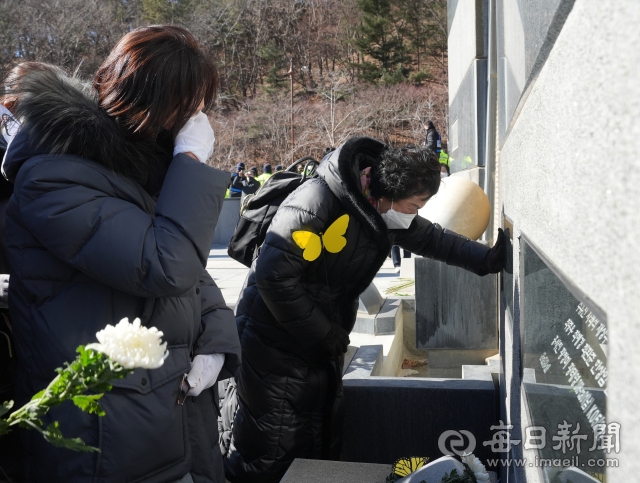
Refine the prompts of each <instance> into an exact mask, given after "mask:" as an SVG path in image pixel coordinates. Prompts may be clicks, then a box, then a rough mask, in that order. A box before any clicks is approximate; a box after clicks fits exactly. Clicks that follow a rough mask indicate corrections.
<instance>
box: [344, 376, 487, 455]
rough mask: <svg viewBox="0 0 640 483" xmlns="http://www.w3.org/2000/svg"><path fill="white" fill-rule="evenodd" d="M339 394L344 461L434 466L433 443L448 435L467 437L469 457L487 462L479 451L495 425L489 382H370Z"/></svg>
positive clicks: (348, 383)
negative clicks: (408, 459) (421, 460)
mask: <svg viewBox="0 0 640 483" xmlns="http://www.w3.org/2000/svg"><path fill="white" fill-rule="evenodd" d="M344 390H345V414H344V431H343V435H344V439H343V443H342V455H341V458H340V459H341V460H343V461H354V462H363V463H382V464H392V463H393V462H394V461H395V460H397V459H398V458H400V457H403V456H428V457H429V458H430V459H431V461H434V460H435V459H437V458H439V457H441V456H443V454H442V452H441V451H440V449H439V447H438V440H439V438H440V436H441V434H442V433H444V432H445V431H448V430H455V431H459V430H466V431H469V432H470V433H471V434H472V435H473V437H474V438H475V441H476V443H475V448H474V449H470V451H472V452H473V453H474V454H475V455H476V456H478V457H479V458H480V459H481V460H483V461H486V458H490V457H492V456H491V455H492V454H493V453H491V452H490V451H488V450H487V448H488V447H487V446H483V445H482V443H483V442H484V441H488V440H490V439H491V438H492V431H491V430H490V427H491V425H493V424H495V423H496V422H497V410H496V404H495V390H494V386H493V383H492V382H489V381H472V380H471V381H470V380H455V379H450V380H443V379H440V380H438V379H418V378H382V377H371V378H369V379H347V380H345V381H344ZM465 441H467V440H465ZM460 449H462V448H460Z"/></svg>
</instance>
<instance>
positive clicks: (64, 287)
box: [3, 72, 240, 483]
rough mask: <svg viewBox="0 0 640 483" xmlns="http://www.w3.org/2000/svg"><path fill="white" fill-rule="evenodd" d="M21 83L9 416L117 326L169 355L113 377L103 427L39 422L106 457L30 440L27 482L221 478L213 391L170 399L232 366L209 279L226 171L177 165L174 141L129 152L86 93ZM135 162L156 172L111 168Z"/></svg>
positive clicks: (13, 157) (9, 170)
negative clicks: (211, 364)
mask: <svg viewBox="0 0 640 483" xmlns="http://www.w3.org/2000/svg"><path fill="white" fill-rule="evenodd" d="M21 86H23V87H27V88H30V89H31V94H30V95H29V96H27V97H25V98H24V99H23V100H21V104H20V107H21V109H23V114H24V115H26V118H24V122H25V124H24V127H23V128H22V130H21V131H20V133H18V135H17V137H16V138H15V139H14V140H13V142H12V144H11V145H10V146H9V149H8V152H7V156H6V158H5V161H4V165H3V168H4V172H5V173H6V174H7V175H8V177H9V179H10V180H11V181H13V182H14V185H15V194H14V196H13V197H12V198H11V201H10V202H9V206H8V209H7V245H8V250H9V256H10V263H11V267H12V272H11V286H10V313H11V321H12V324H13V328H14V335H15V342H16V348H17V352H18V358H19V366H18V380H17V393H18V394H17V397H18V400H17V403H18V405H22V404H23V403H24V402H25V401H26V400H28V399H29V398H31V396H32V395H33V394H35V393H36V392H38V391H40V390H41V389H43V388H44V387H45V386H46V385H47V384H48V383H49V382H50V381H51V379H53V377H54V376H55V375H56V373H55V372H54V369H55V368H56V367H60V366H62V364H63V362H64V361H71V360H73V359H74V358H75V356H76V354H75V350H76V348H77V347H78V346H79V345H81V344H87V343H90V342H95V341H96V337H95V334H96V332H97V331H98V330H100V329H102V328H104V327H105V326H106V325H107V324H115V323H117V322H118V321H119V320H120V319H121V318H123V317H129V319H130V320H132V319H133V318H135V317H140V319H141V320H142V323H143V324H144V325H146V326H155V327H157V328H158V329H159V330H161V331H162V332H163V333H164V336H163V340H165V341H167V343H168V344H167V345H168V349H169V357H168V358H167V359H166V361H165V362H164V365H163V366H162V367H160V368H159V369H153V370H142V369H136V370H135V371H134V373H133V374H132V375H130V376H129V377H127V378H126V379H122V380H118V381H116V382H114V384H113V385H114V388H113V390H112V391H111V392H109V393H107V394H105V396H104V397H103V398H102V399H101V400H100V404H101V405H102V407H103V408H104V410H105V412H106V416H104V417H97V416H95V415H88V414H86V413H83V412H81V411H80V410H79V409H78V408H77V407H75V406H74V405H73V404H70V403H65V404H63V405H61V406H58V407H55V408H53V409H51V411H50V412H49V413H48V414H47V415H46V416H45V417H44V418H43V419H44V423H45V425H47V424H49V423H51V422H52V421H59V422H60V428H61V430H62V431H63V433H64V435H65V436H66V437H72V438H73V437H81V438H82V439H83V440H84V442H85V443H86V444H88V445H91V446H95V447H98V448H100V449H101V452H100V453H78V452H73V451H70V450H67V449H59V448H54V447H53V446H51V445H50V444H49V443H47V442H45V440H44V439H43V438H42V436H40V435H39V434H38V433H37V432H35V431H24V432H23V434H22V441H23V445H24V449H25V469H26V472H27V479H26V481H27V482H29V483H32V482H39V483H40V482H41V483H89V482H95V483H98V482H100V483H102V482H104V483H123V482H149V483H151V482H157V483H168V482H172V481H175V480H177V479H179V478H181V477H183V476H184V475H185V474H187V473H191V475H192V477H193V479H194V481H195V482H196V483H214V482H215V483H221V482H224V477H223V476H224V475H223V468H222V460H221V457H220V451H219V447H218V431H217V421H216V419H217V412H218V408H217V401H216V399H217V396H216V394H215V389H214V388H215V386H214V388H212V389H210V390H207V391H204V392H203V393H202V394H201V395H200V396H198V397H197V398H195V397H189V398H188V399H187V403H186V404H185V405H184V406H179V405H177V398H178V392H179V388H180V383H181V379H182V375H183V374H184V373H186V372H188V371H189V369H190V361H191V358H192V356H194V355H196V354H211V353H224V354H225V355H226V358H225V365H224V367H223V369H222V372H221V374H220V378H221V379H222V378H227V377H230V376H233V375H234V373H235V372H236V370H237V368H238V366H239V363H240V358H239V344H238V334H237V330H236V327H235V323H234V322H235V321H234V318H233V314H232V312H231V311H230V310H229V309H228V308H227V306H226V304H225V302H224V300H223V298H222V295H221V292H220V290H219V289H218V288H217V287H216V285H215V283H214V282H213V280H212V279H211V277H210V276H209V275H208V274H207V272H206V270H205V266H206V263H207V259H208V255H209V248H210V244H211V240H212V238H213V233H214V229H215V226H216V223H217V219H218V215H219V213H220V209H221V206H222V201H223V197H224V191H225V188H226V185H227V183H228V180H229V178H228V176H229V175H228V174H227V173H223V172H221V171H217V170H215V169H213V168H211V167H209V166H206V165H204V164H202V163H199V162H198V161H196V160H194V159H192V158H191V157H189V156H187V155H185V154H179V155H177V156H176V157H175V158H173V159H172V157H171V144H172V143H171V140H170V139H169V143H168V146H164V147H163V146H156V145H155V143H151V144H150V143H143V142H140V143H134V142H131V141H128V140H127V139H125V138H124V137H123V136H122V135H121V134H120V133H119V131H118V129H117V128H116V125H115V123H114V122H113V120H112V119H111V118H109V117H108V116H106V115H105V114H104V112H103V111H102V110H100V109H99V108H98V106H97V104H96V102H95V99H94V97H93V95H92V94H91V92H90V90H89V89H88V87H85V86H83V85H81V84H79V83H78V82H76V81H72V80H70V79H68V78H66V77H63V76H62V75H61V74H53V73H50V72H39V73H35V74H31V75H30V76H29V77H27V78H26V79H24V80H23V81H22V84H21ZM44 113H46V114H47V115H46V116H44V115H43V114H44ZM40 140H42V144H41V145H40V146H38V144H37V141H40ZM53 153H58V154H53ZM107 166H109V167H107ZM131 166H138V167H141V168H145V167H146V168H147V169H148V170H151V169H152V167H153V166H164V168H162V169H157V170H156V171H155V176H147V177H146V179H144V182H143V180H142V178H141V179H140V182H136V181H134V180H133V179H131V178H130V177H128V176H124V175H122V174H116V173H115V172H114V171H113V169H119V170H128V169H130V167H131ZM110 168H111V169H110ZM140 173H143V170H142V169H141V170H140ZM141 183H143V184H144V187H143V185H142V184H141ZM154 187H161V190H159V191H156V190H155V189H154ZM145 188H146V189H145ZM152 195H157V198H156V197H155V196H152Z"/></svg>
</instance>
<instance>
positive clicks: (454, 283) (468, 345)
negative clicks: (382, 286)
mask: <svg viewBox="0 0 640 483" xmlns="http://www.w3.org/2000/svg"><path fill="white" fill-rule="evenodd" d="M496 283H497V279H496V276H495V275H487V276H485V277H479V276H477V275H475V274H473V273H471V272H468V271H466V270H463V269H462V268H457V267H451V266H449V265H446V264H444V263H442V262H437V261H435V260H430V259H428V258H418V259H416V346H417V348H418V349H484V350H492V349H493V350H497V349H498V319H497V304H496V299H497V292H496V290H497V286H496Z"/></svg>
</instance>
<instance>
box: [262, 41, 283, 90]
mask: <svg viewBox="0 0 640 483" xmlns="http://www.w3.org/2000/svg"><path fill="white" fill-rule="evenodd" d="M258 57H260V59H262V61H263V62H264V63H265V65H266V67H267V75H266V76H265V77H264V80H265V81H266V84H267V85H264V84H263V85H262V86H261V88H262V90H264V91H265V92H267V93H269V94H273V93H275V92H276V91H277V90H279V89H281V88H283V87H285V86H286V81H285V74H283V72H282V71H283V69H284V68H285V67H286V58H285V56H284V52H282V49H280V47H278V46H277V45H276V43H275V42H274V41H273V40H272V41H271V42H269V43H268V44H267V45H265V46H264V47H260V49H258Z"/></svg>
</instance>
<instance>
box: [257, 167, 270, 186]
mask: <svg viewBox="0 0 640 483" xmlns="http://www.w3.org/2000/svg"><path fill="white" fill-rule="evenodd" d="M271 175H272V173H271V165H270V164H265V165H264V166H263V167H262V174H261V175H260V176H258V177H257V178H256V179H257V180H258V181H260V184H264V182H265V181H267V180H268V179H269V178H271Z"/></svg>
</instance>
